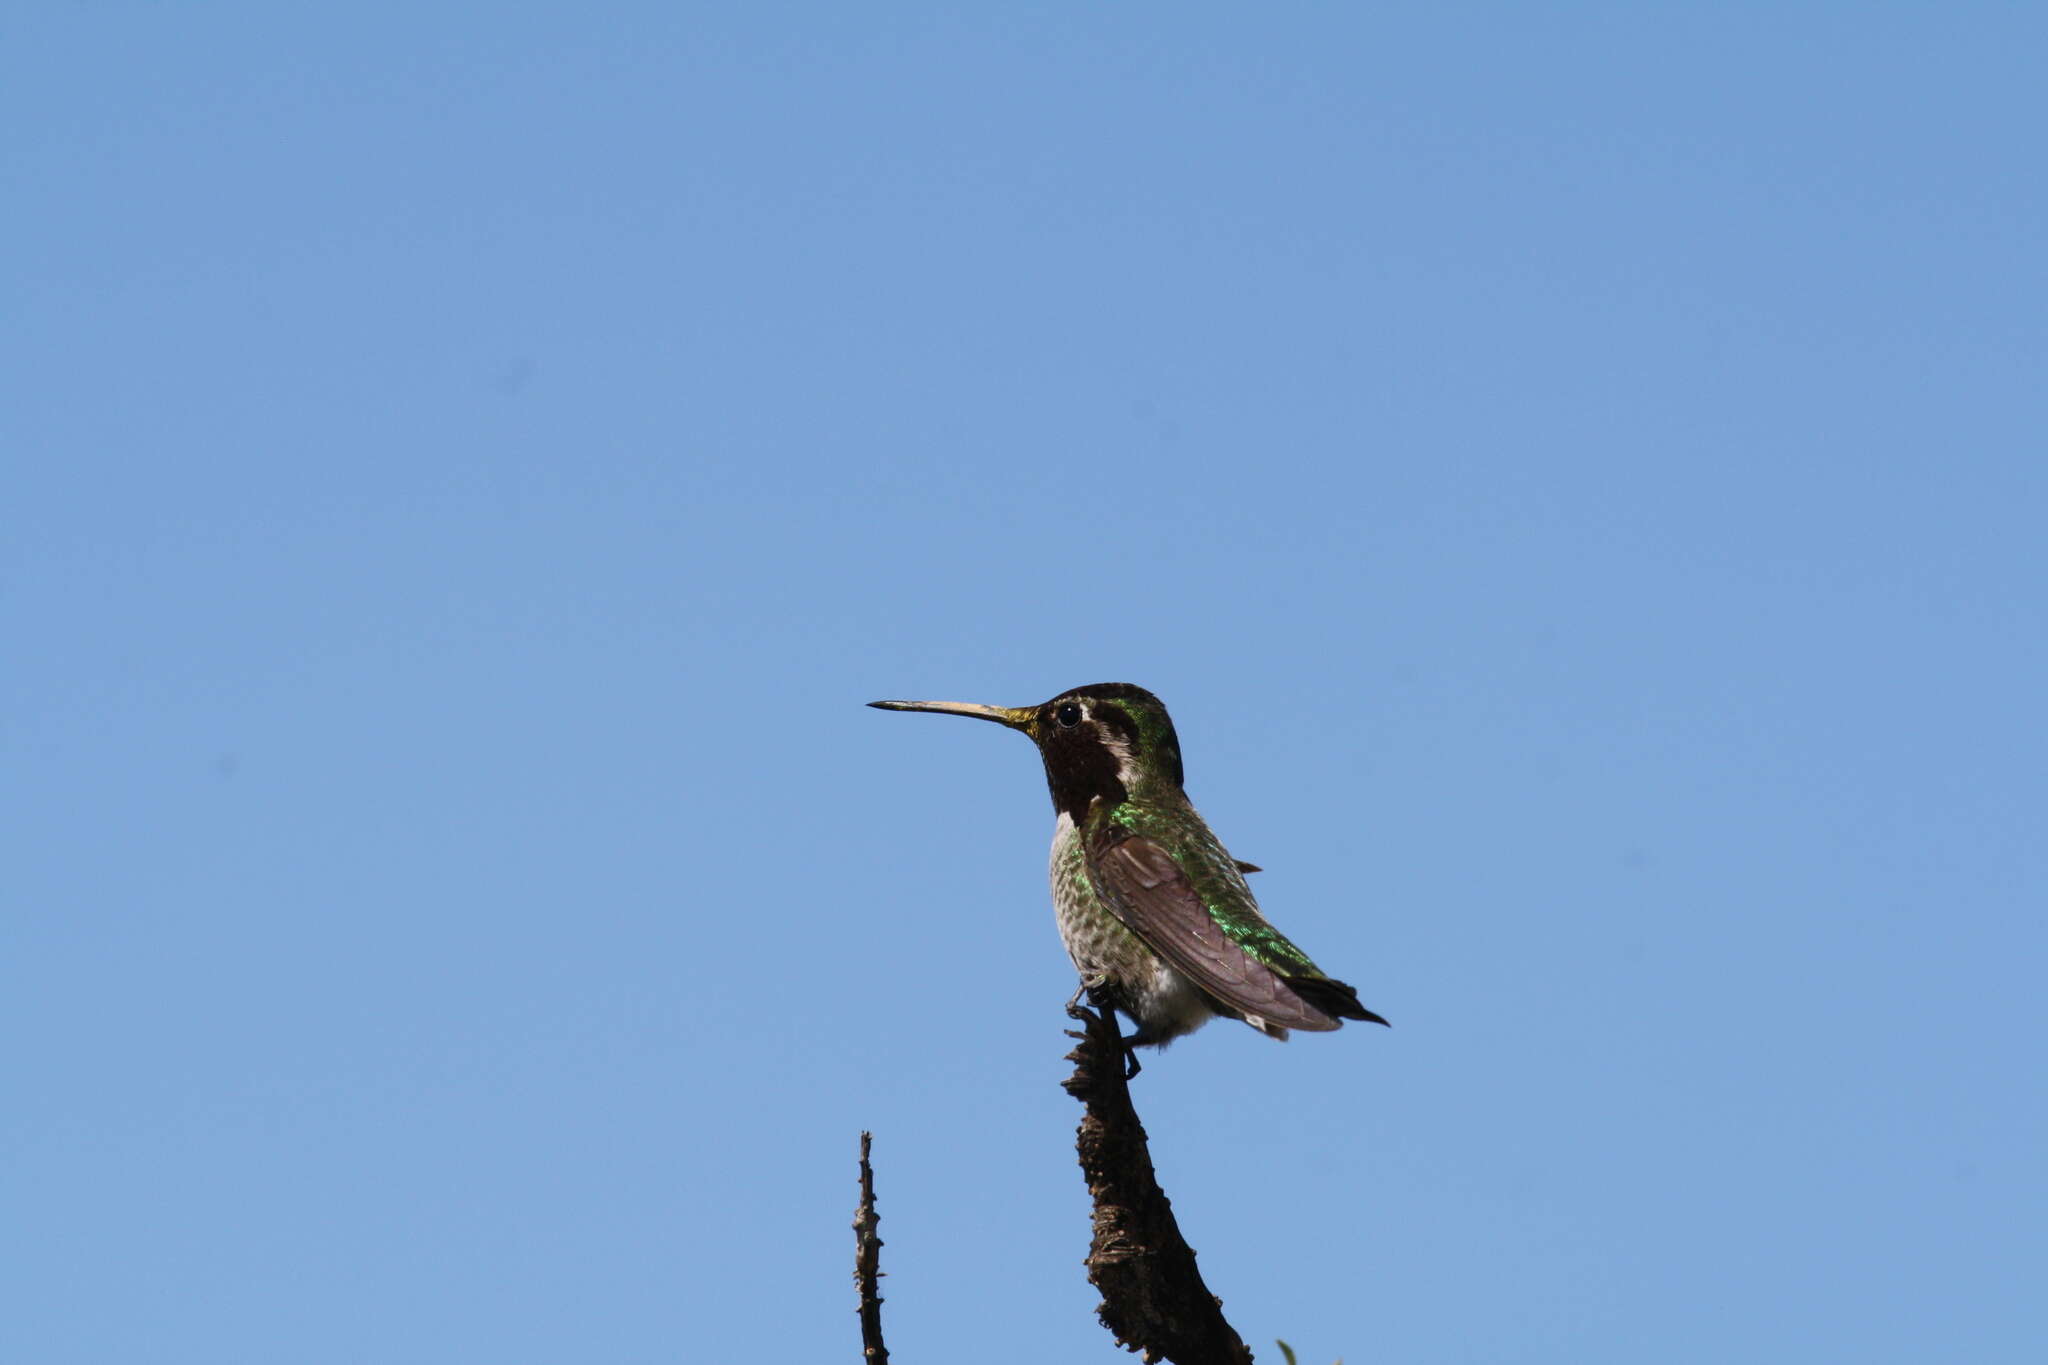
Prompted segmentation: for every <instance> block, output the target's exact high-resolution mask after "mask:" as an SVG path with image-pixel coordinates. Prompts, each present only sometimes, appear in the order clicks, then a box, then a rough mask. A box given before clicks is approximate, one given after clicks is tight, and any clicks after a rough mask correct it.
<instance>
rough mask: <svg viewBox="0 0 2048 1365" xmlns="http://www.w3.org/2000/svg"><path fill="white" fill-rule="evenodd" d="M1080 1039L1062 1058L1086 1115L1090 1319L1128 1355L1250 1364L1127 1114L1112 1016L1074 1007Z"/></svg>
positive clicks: (1134, 1119)
mask: <svg viewBox="0 0 2048 1365" xmlns="http://www.w3.org/2000/svg"><path fill="white" fill-rule="evenodd" d="M1068 1013H1070V1014H1072V1015H1073V1017H1074V1018H1075V1019H1077V1020H1079V1021H1080V1022H1081V1024H1082V1027H1083V1030H1084V1031H1083V1032H1080V1033H1072V1034H1070V1035H1069V1036H1071V1037H1074V1038H1078V1039H1079V1040H1080V1042H1079V1044H1078V1045H1077V1046H1076V1047H1075V1048H1074V1050H1073V1051H1072V1052H1070V1053H1068V1054H1067V1060H1068V1061H1070V1062H1072V1063H1074V1074H1073V1075H1072V1076H1070V1077H1068V1079H1067V1080H1066V1082H1065V1085H1066V1089H1067V1093H1068V1094H1070V1095H1072V1096H1073V1097H1074V1098H1075V1099H1077V1100H1079V1101H1080V1102H1081V1104H1082V1106H1083V1107H1084V1108H1085V1110H1086V1112H1085V1113H1084V1114H1083V1115H1082V1116H1081V1129H1080V1133H1079V1136H1078V1138H1077V1141H1076V1147H1077V1149H1078V1151H1079V1153H1080V1157H1081V1170H1082V1172H1083V1173H1084V1174H1085V1175H1086V1176H1087V1179H1088V1193H1089V1195H1090V1196H1091V1197H1092V1198H1093V1199H1094V1201H1095V1220H1094V1221H1095V1235H1094V1238H1093V1240H1092V1241H1091V1243H1090V1245H1089V1248H1088V1261H1087V1265H1088V1280H1089V1283H1091V1284H1093V1285H1094V1286H1095V1288H1096V1289H1097V1291H1099V1292H1100V1293H1101V1295H1102V1303H1101V1304H1100V1305H1099V1306H1098V1307H1097V1308H1096V1315H1097V1316H1098V1317H1100V1318H1101V1319H1102V1325H1103V1326H1104V1327H1107V1328H1108V1329H1109V1331H1110V1334H1111V1335H1112V1336H1114V1337H1115V1338H1116V1339H1117V1342H1118V1344H1120V1345H1121V1346H1123V1347H1124V1348H1125V1349H1126V1350H1130V1351H1137V1352H1139V1353H1141V1354H1142V1355H1143V1357H1144V1359H1146V1360H1147V1361H1158V1360H1168V1361H1172V1362H1173V1365H1249V1362H1250V1360H1251V1358H1252V1353H1251V1351H1250V1350H1248V1349H1247V1348H1246V1347H1245V1344H1244V1342H1243V1340H1241V1339H1240V1338H1239V1337H1238V1335H1237V1332H1236V1330H1235V1329H1233V1328H1232V1327H1231V1325H1230V1324H1229V1323H1228V1322H1226V1321H1225V1320H1224V1317H1223V1304H1222V1300H1220V1299H1218V1298H1217V1297H1216V1296H1215V1295H1214V1294H1211V1293H1210V1292H1209V1288H1208V1286H1207V1285H1205V1284H1203V1283H1202V1274H1201V1271H1199V1270H1198V1269H1196V1267H1195V1253H1194V1250H1193V1249H1192V1248H1191V1247H1189V1246H1188V1244H1187V1241H1186V1239H1185V1238H1183V1237H1182V1236H1181V1234H1180V1225H1179V1224H1178V1223H1177V1222H1176V1221H1175V1220H1174V1217H1173V1205H1172V1204H1171V1203H1170V1202H1169V1201H1168V1200H1167V1198H1166V1194H1165V1192H1164V1191H1162V1190H1161V1189H1160V1188H1159V1181H1158V1178H1157V1177H1156V1176H1155V1175H1154V1174H1153V1170H1152V1153H1151V1150H1150V1149H1149V1148H1148V1147H1147V1146H1146V1142H1145V1127H1144V1125H1143V1124H1142V1123H1140V1122H1139V1121H1138V1111H1137V1110H1136V1109H1135V1108H1133V1107H1132V1105H1131V1091H1130V1085H1129V1083H1128V1080H1127V1077H1126V1076H1125V1071H1124V1068H1125V1048H1124V1045H1123V1038H1122V1036H1121V1034H1120V1033H1119V1032H1118V1030H1117V1023H1116V1015H1115V1014H1114V1013H1113V1012H1112V1011H1110V1010H1108V1009H1100V1010H1088V1009H1083V1008H1081V1007H1080V1006H1079V1005H1075V1006H1073V1007H1071V1008H1070V1009H1069V1010H1068Z"/></svg>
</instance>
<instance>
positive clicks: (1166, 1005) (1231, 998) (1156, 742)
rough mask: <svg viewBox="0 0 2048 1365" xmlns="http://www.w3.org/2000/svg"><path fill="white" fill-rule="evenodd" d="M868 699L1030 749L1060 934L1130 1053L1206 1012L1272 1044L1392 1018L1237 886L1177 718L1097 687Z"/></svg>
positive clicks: (1142, 698) (1236, 865)
mask: <svg viewBox="0 0 2048 1365" xmlns="http://www.w3.org/2000/svg"><path fill="white" fill-rule="evenodd" d="M868 704H869V705H870V706H879V707H881V708H882V709H883V710H885V711H938V712H942V713H944V714H946V715H951V716H973V717H975V718H976V719H978V720H992V721H994V722H996V724H998V725H1007V726H1008V727H1010V728H1011V729H1012V730H1022V731H1023V732H1024V733H1025V734H1027V735H1029V736H1031V739H1032V741H1033V742H1034V743H1036V744H1037V745H1038V753H1039V756H1040V757H1041V758H1043V759H1044V760H1045V780H1046V783H1047V785H1048V786H1050V787H1051V789H1052V804H1053V809H1054V810H1055V811H1057V812H1058V816H1059V818H1058V822H1057V823H1056V824H1055V825H1054V826H1053V837H1052V903H1053V910H1054V912H1055V913H1056V915H1057V916H1058V919H1059V926H1060V938H1061V939H1062V940H1064V941H1065V943H1066V945H1067V955H1068V956H1069V957H1071V958H1073V959H1074V966H1075V968H1076V969H1077V970H1078V971H1079V972H1080V973H1081V984H1082V987H1083V989H1085V990H1087V991H1088V992H1089V993H1090V994H1091V995H1092V996H1093V997H1094V998H1095V999H1096V1001H1097V1002H1098V1004H1105V1005H1108V1006H1111V1007H1113V1008H1115V1009H1119V1010H1122V1011H1123V1012H1124V1013H1125V1014H1127V1015H1129V1016H1130V1017H1131V1018H1132V1019H1133V1020H1135V1021H1136V1022H1137V1025H1138V1031H1137V1033H1136V1034H1134V1035H1132V1036H1131V1037H1130V1038H1128V1039H1126V1040H1125V1042H1126V1046H1127V1047H1144V1046H1153V1047H1157V1046H1160V1045H1163V1044H1165V1043H1168V1042H1171V1041H1172V1040H1173V1039H1175V1038H1178V1037H1179V1036H1180V1035H1182V1034H1184V1033H1190V1032H1193V1031H1194V1030H1195V1029H1198V1028H1200V1027H1201V1026H1202V1025H1203V1024H1205V1023H1207V1022H1208V1020H1209V1018H1210V1016H1211V1015H1217V1014H1220V1015H1222V1016H1224V1017H1225V1018H1227V1019H1242V1020H1243V1021H1244V1022H1245V1023H1247V1024H1250V1025H1251V1026H1252V1027H1253V1028H1255V1029H1257V1030H1258V1031H1259V1032H1261V1033H1263V1034H1265V1035H1266V1036H1267V1037H1269V1038H1279V1039H1282V1040H1283V1041H1284V1040H1285V1039H1286V1037H1287V1031H1288V1030H1289V1029H1297V1028H1298V1029H1309V1030H1311V1031H1314V1032H1318V1033H1322V1032H1328V1031H1329V1030H1331V1029H1335V1028H1339V1027H1341V1023H1340V1021H1341V1020H1344V1019H1363V1020H1367V1021H1369V1022H1371V1023H1375V1024H1384V1023H1386V1022H1387V1021H1386V1020H1384V1019H1382V1018H1380V1017H1379V1016H1378V1015H1377V1014H1374V1013H1373V1012H1372V1011H1371V1010H1369V1009H1366V1008H1365V1007H1364V1006H1363V1005H1361V1004H1359V1003H1358V992H1357V991H1355V990H1353V989H1352V988H1351V987H1349V986H1347V985H1345V984H1344V983H1343V982H1341V981H1335V980H1332V979H1331V978H1329V977H1327V976H1325V975H1323V973H1322V971H1321V970H1320V969H1319V968H1317V966H1316V964H1315V963H1313V962H1311V961H1310V960H1309V957H1308V954H1307V953H1304V952H1302V951H1301V949H1299V948H1297V947H1295V946H1294V945H1293V944H1292V943H1290V942H1288V941H1287V938H1286V937H1285V936H1284V935H1283V934H1281V932H1280V931H1279V930H1278V929H1275V928H1274V927H1273V926H1272V925H1271V924H1269V923H1267V921H1266V917H1265V916H1264V915H1261V914H1260V913H1259V905H1258V902H1257V901H1256V900H1254V899H1253V898H1252V890H1251V887H1249V886H1247V885H1246V884H1245V879H1244V874H1245V873H1247V872H1256V871H1258V869H1257V868H1256V867H1253V866H1252V865H1251V864H1249V863H1241V862H1238V861H1237V860H1235V859H1234V858H1232V857H1231V856H1230V854H1229V853H1228V852H1226V851H1225V849H1224V847H1223V845H1222V843H1221V842H1220V841H1219V840H1218V839H1217V838H1216V836H1215V835H1214V834H1211V833H1210V832H1209V826H1208V825H1207V824H1205V823H1203V821H1202V817H1201V816H1200V815H1197V814H1196V813H1195V808H1194V806H1193V805H1191V804H1190V803H1189V801H1188V798H1187V793H1185V792H1184V791H1182V790H1181V784H1182V782H1183V780H1184V779H1183V777H1182V773H1181V758H1180V740H1179V737H1178V736H1176V735H1175V734H1174V730H1173V721H1172V719H1171V718H1170V717H1168V716H1167V714H1166V707H1165V706H1164V705H1162V704H1161V703H1160V700H1159V698H1157V697H1155V696H1153V695H1152V694H1151V693H1150V692H1147V691H1146V690H1145V689H1144V688H1142V687H1134V686H1132V685H1131V684H1130V683H1096V684H1094V685H1093V686H1091V687H1077V688H1075V689H1073V690H1072V691H1070V692H1062V693H1060V695H1058V696H1057V697H1054V698H1053V699H1052V700H1051V701H1049V702H1046V703H1045V704H1044V705H1042V706H1027V707H1007V706H978V705H975V704H974V703H971V702H951V701H877V702H870V703H868ZM1076 998H1077V999H1078V996H1077V997H1076ZM1133 1065H1134V1066H1135V1058H1133Z"/></svg>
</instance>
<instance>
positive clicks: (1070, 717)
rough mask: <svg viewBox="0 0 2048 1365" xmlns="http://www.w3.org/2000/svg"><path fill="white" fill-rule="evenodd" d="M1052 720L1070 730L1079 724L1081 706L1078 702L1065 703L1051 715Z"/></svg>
mask: <svg viewBox="0 0 2048 1365" xmlns="http://www.w3.org/2000/svg"><path fill="white" fill-rule="evenodd" d="M1052 718H1053V719H1054V720H1056V721H1058V722H1059V723H1060V724H1061V725H1064V726H1065V727H1066V728H1067V729H1069V730H1071V729H1073V728H1074V727H1075V726H1076V725H1079V724H1080V723H1081V706H1080V703H1078V702H1071V701H1065V702H1061V703H1060V704H1059V708H1058V709H1057V710H1055V711H1054V712H1053V713H1052Z"/></svg>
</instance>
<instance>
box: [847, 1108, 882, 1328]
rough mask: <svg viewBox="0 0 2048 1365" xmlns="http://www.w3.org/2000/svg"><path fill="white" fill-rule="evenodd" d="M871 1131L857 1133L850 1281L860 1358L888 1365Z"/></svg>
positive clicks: (880, 1243) (880, 1245)
mask: <svg viewBox="0 0 2048 1365" xmlns="http://www.w3.org/2000/svg"><path fill="white" fill-rule="evenodd" d="M872 1137H873V1135H872V1134H869V1133H862V1134H861V1135H860V1207H859V1208H857V1209H855V1210H854V1211H853V1247H854V1251H853V1282H854V1284H855V1285H857V1286H859V1288H860V1345H861V1352H860V1358H861V1359H862V1360H869V1361H874V1362H876V1365H887V1362H888V1359H889V1348H888V1347H887V1346H884V1345H883V1344H882V1290H881V1279H882V1239H881V1238H880V1237H877V1236H876V1235H875V1224H876V1223H878V1222H880V1221H881V1219H880V1218H878V1217H877V1216H876V1215H875V1169H874V1167H872V1166H870V1165H869V1164H868V1144H869V1142H870V1141H871V1140H872Z"/></svg>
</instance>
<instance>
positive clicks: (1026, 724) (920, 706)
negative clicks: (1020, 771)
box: [868, 701, 1038, 735]
mask: <svg viewBox="0 0 2048 1365" xmlns="http://www.w3.org/2000/svg"><path fill="white" fill-rule="evenodd" d="M868 705H869V706H878V707H880V708H881V709H882V710H884V711H937V712H939V713H940V714H941V715H947V716H972V717H974V718H975V719H976V720H992V721H994V722H995V723H996V724H998V725H1007V726H1009V727H1010V728H1011V729H1012V730H1022V731H1023V732H1024V733H1025V734H1027V735H1028V734H1030V733H1031V722H1032V719H1033V718H1034V717H1035V716H1037V714H1038V712H1037V709H1036V708H1034V707H1030V706H983V705H981V704H980V703H978V702H971V701H871V702H869V703H868Z"/></svg>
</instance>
